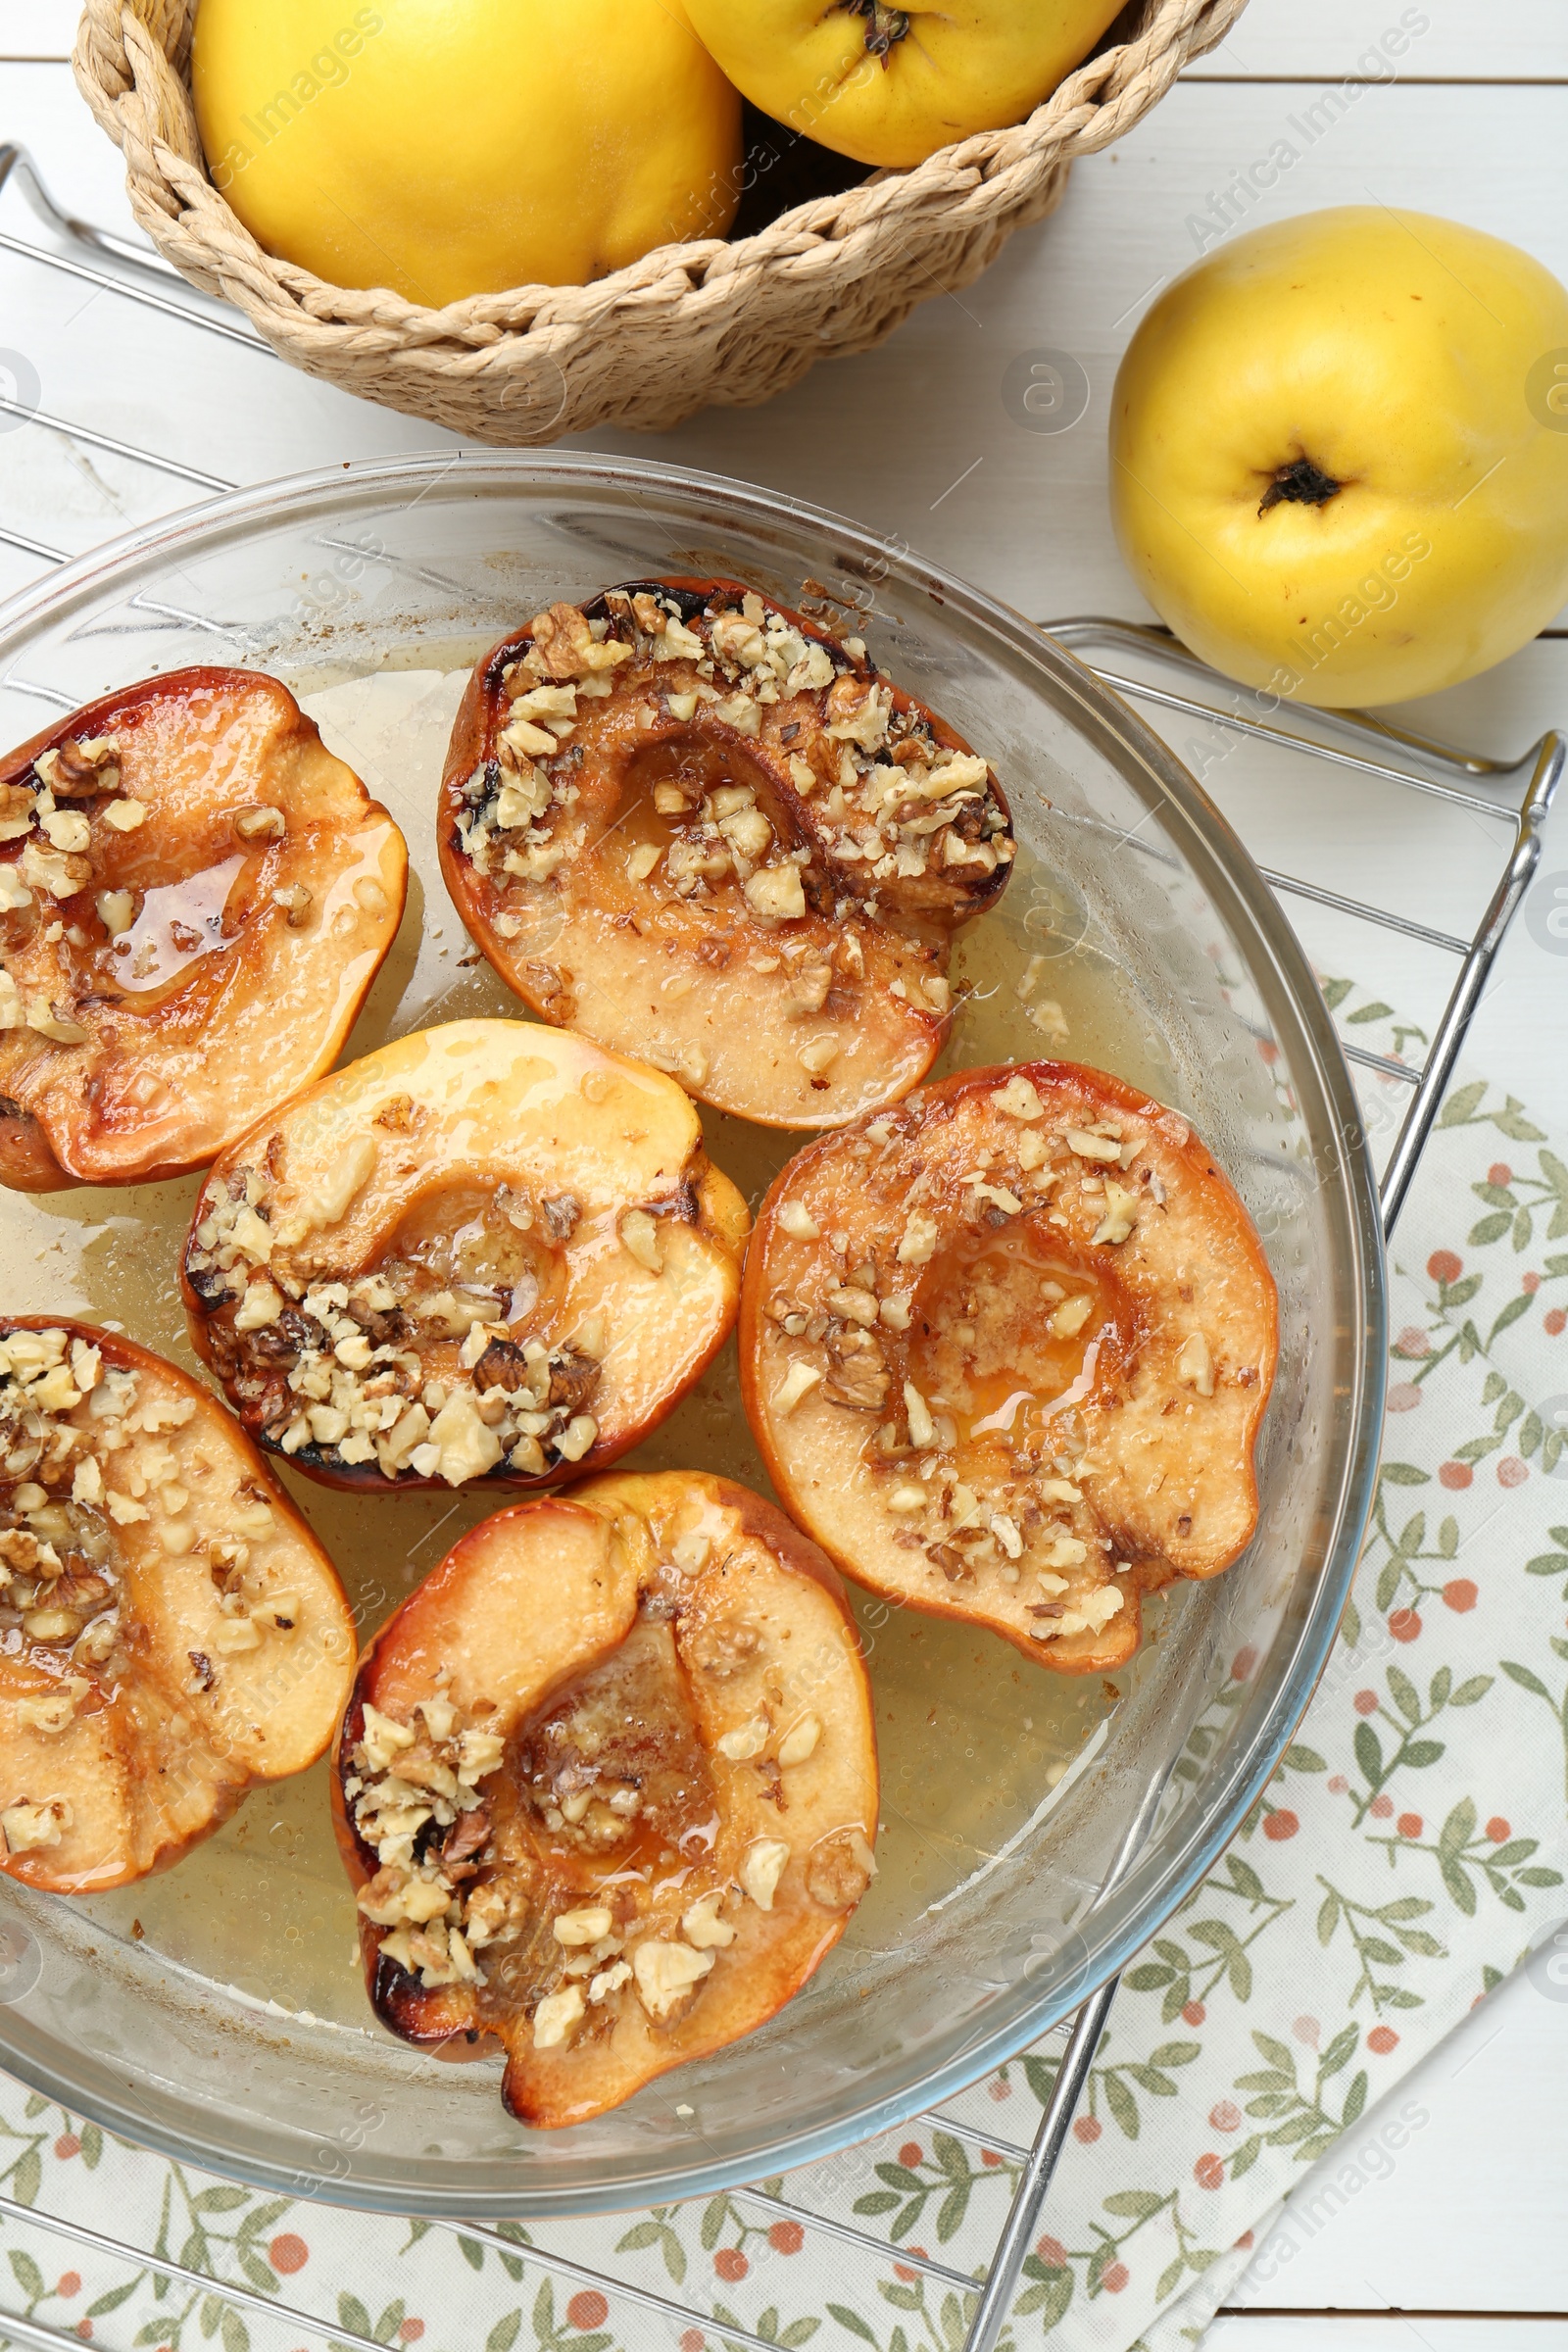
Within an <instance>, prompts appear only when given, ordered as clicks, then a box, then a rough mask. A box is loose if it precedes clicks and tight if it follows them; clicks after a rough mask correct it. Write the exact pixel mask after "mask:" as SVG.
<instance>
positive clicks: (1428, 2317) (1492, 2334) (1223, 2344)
mask: <svg viewBox="0 0 1568 2352" xmlns="http://www.w3.org/2000/svg"><path fill="white" fill-rule="evenodd" d="M1421 2345H1425V2346H1426V2352H1568V2319H1557V2318H1546V2319H1512V2318H1505V2317H1501V2316H1499V2315H1497V2314H1495V2313H1464V2314H1456V2313H1444V2314H1442V2315H1441V2316H1438V2317H1434V2316H1433V2314H1432V2313H1430V2312H1425V2311H1423V2312H1420V2313H1418V2314H1414V2315H1412V2316H1410V2317H1409V2318H1406V2317H1404V2316H1403V2315H1402V2314H1401V2313H1398V2312H1390V2313H1388V2314H1387V2316H1385V2317H1372V2316H1369V2315H1365V2314H1362V2313H1359V2312H1357V2313H1349V2312H1342V2311H1323V2312H1313V2313H1311V2314H1309V2315H1308V2314H1304V2313H1303V2314H1301V2315H1300V2316H1299V2317H1291V2318H1284V2317H1281V2316H1277V2315H1273V2314H1271V2315H1270V2316H1269V2317H1268V2318H1261V2317H1259V2316H1257V2315H1256V2314H1254V2313H1250V2312H1245V2313H1231V2312H1221V2314H1220V2316H1219V2317H1218V2319H1216V2320H1215V2322H1214V2323H1213V2326H1212V2327H1210V2328H1209V2329H1208V2331H1207V2333H1206V2334H1205V2335H1204V2337H1203V2352H1418V2347H1420V2346H1421Z"/></svg>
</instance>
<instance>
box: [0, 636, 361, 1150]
mask: <svg viewBox="0 0 1568 2352" xmlns="http://www.w3.org/2000/svg"><path fill="white" fill-rule="evenodd" d="M407 878H408V853H407V850H406V848H405V845H404V841H403V836H402V834H401V833H400V832H399V831H398V829H397V826H396V825H395V824H394V823H393V822H392V819H391V817H390V816H389V815H388V814H387V811H386V810H385V809H383V808H382V807H381V806H380V804H379V803H378V802H376V801H372V800H371V799H370V798H369V796H368V793H367V792H366V790H365V787H364V785H363V784H362V783H361V782H360V780H359V778H358V777H357V776H356V775H355V774H354V772H353V771H352V769H350V768H348V767H346V766H345V765H344V764H343V762H342V760H337V759H334V758H333V756H332V754H331V753H330V752H328V751H327V750H326V748H325V746H324V745H323V744H322V742H321V739H320V736H319V733H318V731H317V728H316V725H315V722H314V721H313V720H312V719H309V718H307V717H306V716H305V714H304V712H303V711H301V710H300V708H299V705H298V704H297V703H296V702H295V700H294V698H293V696H292V695H291V694H290V693H288V691H287V689H286V688H284V687H282V686H280V685H279V684H278V683H277V681H276V679H274V678H270V677H265V676H263V675H261V674H260V673H259V672H257V671H254V670H237V669H183V670H173V671H172V672H171V673H170V675H169V676H168V677H164V678H149V679H146V680H145V681H144V682H143V683H142V684H140V685H137V686H131V687H127V688H126V689H125V690H124V692H123V693H121V694H117V695H109V696H106V697H104V698H103V700H101V701H99V702H96V703H93V704H91V705H89V706H88V707H87V708H86V709H85V710H81V711H74V712H73V714H72V716H71V717H70V718H69V719H66V720H65V721H63V722H62V723H61V724H59V725H57V726H55V727H54V728H52V729H51V730H50V731H49V732H48V733H47V734H44V735H38V736H35V737H34V738H33V739H32V741H31V742H30V743H25V744H24V745H22V747H21V748H20V750H18V751H15V752H13V753H11V754H10V756H9V757H8V758H7V759H5V760H0V1184H6V1185H10V1186H12V1187H14V1188H15V1189H17V1190H19V1191H22V1192H46V1191H50V1190H53V1189H54V1188H56V1187H58V1186H61V1185H68V1184H116V1185H120V1184H136V1183H141V1182H143V1181H145V1180H146V1179H147V1178H149V1177H163V1176H173V1175H178V1174H180V1173H182V1172H183V1171H184V1170H186V1169H188V1168H195V1167H201V1166H205V1164H206V1163H207V1162H208V1161H209V1160H211V1159H214V1158H216V1157H217V1155H218V1153H219V1152H221V1151H223V1150H224V1149H225V1147H226V1146H227V1145H228V1144H230V1143H231V1142H232V1141H233V1139H234V1138H235V1137H236V1136H237V1135H240V1134H242V1133H243V1132H244V1130H245V1129H246V1128H247V1127H248V1126H249V1125H250V1124H251V1122H252V1121H253V1120H254V1119H255V1117H256V1115H257V1110H258V1106H261V1107H263V1108H265V1107H266V1106H267V1105H268V1104H270V1103H280V1102H282V1101H283V1100H284V1099H285V1098H286V1097H287V1096H289V1095H291V1094H293V1093H294V1092H295V1091H296V1090H297V1089H298V1088H299V1087H302V1086H306V1085H308V1084H309V1083H310V1081H311V1080H312V1079H313V1078H315V1077H317V1076H319V1073H320V1072H321V1071H322V1070H325V1069H328V1068H330V1066H331V1064H332V1062H333V1061H334V1060H335V1058H336V1056H337V1053H338V1049H339V1048H340V1047H341V1045H342V1043H343V1041H344V1039H345V1037H347V1035H348V1032H349V1030H350V1028H351V1026H352V1025H353V1021H354V1017H355V1015H356V1013H357V1012H358V1011H359V1008H360V1006H361V1005H362V1004H363V1002H364V1000H365V996H366V993H367V991H368V988H369V986H370V983H371V981H372V980H373V979H374V977H375V974H376V971H377V968H378V967H379V965H380V962H381V959H382V957H383V956H385V955H386V952H387V950H388V948H389V947H390V946H391V944H392V940H393V936H394V934H395V933H396V931H397V927H398V923H399V921H400V919H401V917H402V913H403V901H404V893H405V890H406V887H407Z"/></svg>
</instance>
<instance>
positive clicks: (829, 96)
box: [687, 0, 1118, 169]
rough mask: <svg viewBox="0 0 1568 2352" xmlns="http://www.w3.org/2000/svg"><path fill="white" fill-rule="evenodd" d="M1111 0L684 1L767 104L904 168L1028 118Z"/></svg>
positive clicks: (850, 151) (732, 70)
mask: <svg viewBox="0 0 1568 2352" xmlns="http://www.w3.org/2000/svg"><path fill="white" fill-rule="evenodd" d="M1117 6H1118V0H936V4H935V5H933V0H910V5H909V6H908V7H907V8H892V7H889V6H887V5H885V0H837V5H835V6H831V7H824V5H823V0H687V9H688V13H689V15H690V17H691V21H692V23H693V25H695V26H696V28H697V30H698V32H699V33H700V34H701V36H702V38H703V39H704V40H705V41H706V42H707V44H708V46H709V48H710V49H711V51H712V53H713V55H714V57H716V58H717V60H718V62H719V64H720V65H721V66H722V67H723V69H724V71H725V73H727V74H728V75H729V77H730V79H731V81H733V82H734V83H735V85H736V87H737V88H738V89H740V90H742V91H744V93H745V94H746V96H747V97H748V98H750V100H751V101H752V103H753V105H754V106H760V108H761V109H762V111H763V113H764V114H769V115H773V116H775V117H776V118H777V120H778V121H779V122H781V123H788V124H789V125H790V127H791V128H792V129H794V130H798V131H800V132H802V133H803V135H804V136H805V137H807V138H809V139H814V140H815V141H816V142H817V144H818V145H819V146H822V147H832V148H835V149H836V150H837V152H838V153H839V154H840V155H851V156H855V157H856V158H858V161H859V162H860V163H862V164H884V165H893V166H897V167H899V168H901V169H907V167H908V166H909V165H911V164H918V163H923V162H924V160H925V158H926V157H927V156H928V155H934V154H935V153H936V151H937V149H938V148H939V147H947V146H949V145H951V144H952V142H953V141H954V140H955V139H963V138H967V137H968V135H969V133H970V132H971V131H975V130H1000V129H1002V128H1003V127H1004V126H1005V124H1006V123H1021V122H1022V121H1023V119H1024V117H1025V116H1026V115H1027V114H1029V113H1030V112H1031V111H1032V110H1033V109H1034V108H1035V107H1037V106H1038V105H1039V104H1040V101H1041V100H1042V99H1043V98H1046V97H1048V96H1049V95H1050V93H1051V92H1052V91H1053V90H1054V88H1055V86H1056V84H1057V82H1058V81H1059V80H1060V79H1061V77H1062V75H1063V74H1064V73H1069V72H1070V71H1071V69H1072V68H1073V67H1074V66H1076V65H1078V64H1080V63H1081V62H1082V60H1083V59H1084V58H1086V57H1087V56H1088V54H1089V52H1090V50H1091V49H1092V48H1093V47H1094V45H1095V43H1096V42H1097V41H1098V40H1099V38H1100V36H1101V34H1102V33H1103V31H1104V29H1105V26H1106V25H1108V24H1109V23H1110V21H1111V19H1112V17H1113V16H1114V15H1115V14H1116V10H1117Z"/></svg>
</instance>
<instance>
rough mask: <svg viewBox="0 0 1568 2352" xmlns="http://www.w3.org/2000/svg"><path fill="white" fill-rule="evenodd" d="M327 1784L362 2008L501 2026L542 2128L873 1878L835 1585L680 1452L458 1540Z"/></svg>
mask: <svg viewBox="0 0 1568 2352" xmlns="http://www.w3.org/2000/svg"><path fill="white" fill-rule="evenodd" d="M333 1786H334V1800H335V1803H336V1805H337V1808H338V1821H339V1837H340V1841H341V1844H342V1849H343V1853H344V1858H345V1861H346V1862H347V1865H348V1868H349V1872H350V1875H351V1877H352V1878H353V1880H354V1882H355V1885H356V1887H357V1888H358V1890H359V1893H358V1900H359V1909H360V1920H361V1929H360V1934H361V1942H362V1946H363V1950H364V1954H365V1964H366V1976H367V1982H368V1988H369V1993H370V1998H371V2001H372V2003H373V2005H374V2007H375V2010H376V2012H377V2014H378V2016H379V2017H380V2019H381V2021H382V2023H383V2024H384V2025H386V2026H389V2027H390V2028H391V2030H392V2031H393V2033H395V2034H401V2035H403V2036H404V2037H405V2038H406V2039H408V2040H411V2041H418V2042H425V2043H434V2044H435V2045H437V2047H438V2048H441V2049H443V2050H444V2051H450V2052H452V2053H453V2054H457V2055H466V2054H467V2053H468V2052H469V2050H470V2049H471V2048H473V2047H475V2046H483V2045H485V2044H490V2045H493V2044H494V2043H495V2042H499V2043H500V2044H501V2045H502V2047H503V2048H504V2049H505V2051H506V2054H507V2070H506V2079H505V2085H504V2096H505V2099H506V2103H507V2105H508V2107H509V2108H510V2109H511V2111H512V2112H513V2114H515V2115H516V2116H518V2117H520V2118H521V2119H522V2121H523V2122H525V2123H528V2124H533V2125H537V2126H544V2127H547V2128H549V2127H555V2126H559V2125H564V2124H572V2123H581V2122H583V2121H585V2120H586V2119H587V2118H589V2117H590V2116H595V2115H600V2114H602V2113H603V2112H604V2111H605V2110H606V2109H607V2108H610V2107H614V2106H617V2105H618V2104H619V2103H620V2102H621V2101H622V2100H623V2099H626V2098H629V2097H630V2096H631V2094H632V2093H633V2091H635V2090H637V2089H639V2088H640V2087H641V2085H642V2084H643V2083H645V2082H651V2081H652V2080H653V2079H654V2077H655V2076H657V2075H662V2074H664V2073H666V2072H667V2071H668V2070H669V2069H670V2068H671V2067H675V2066H681V2065H685V2064H687V2063H689V2062H690V2061H691V2060H693V2059H696V2058H702V2057H705V2056H707V2055H708V2054H709V2053H710V2052H711V2051H713V2050H716V2049H720V2048H722V2047H723V2046H724V2045H725V2044H726V2043H728V2042H731V2041H734V2040H736V2039H738V2038H739V2036H740V2035H742V2034H749V2033H751V2032H753V2031H754V2030H755V2029H756V2028H757V2027H758V2026H760V2025H762V2024H763V2023H764V2022H765V2021H766V2020H767V2019H768V2018H769V2017H771V2016H772V2015H773V2014H774V2012H775V2011H776V2010H778V2009H779V2008H781V2007H782V2005H783V2004H784V2002H786V2001H787V2000H788V1999H789V1998H790V1997H791V1995H792V1994H793V1993H795V1992H796V1991H798V1990H799V1988H800V1986H801V1985H803V1984H804V1983H805V1981H806V1979H807V1978H808V1977H809V1976H810V1974H811V1973H812V1971H813V1970H814V1969H815V1968H816V1967H817V1966H818V1965H819V1963H820V1962H821V1961H822V1959H823V1958H824V1957H825V1956H826V1954H827V1953H828V1951H829V1950H831V1948H832V1946H833V1945H834V1944H835V1943H836V1942H837V1940H838V1938H839V1937H840V1936H841V1935H842V1934H843V1933H844V1929H845V1927H846V1925H847V1924H848V1921H849V1917H850V1914H851V1913H852V1912H853V1910H854V1909H855V1906H856V1904H857V1903H858V1901H859V1899H860V1896H861V1895H862V1894H863V1893H864V1891H865V1888H866V1887H867V1886H868V1884H869V1882H870V1879H871V1877H872V1875H873V1873H874V1870H875V1863H874V1861H873V1858H872V1852H871V1842H872V1839H873V1837H874V1835H875V1823H876V1804H877V1775H876V1750H875V1745H874V1739H873V1731H872V1720H871V1704H870V1694H869V1690H868V1686H867V1682H866V1676H865V1669H864V1665H863V1662H862V1660H861V1656H860V1651H859V1645H858V1636H857V1634H856V1631H855V1627H854V1624H853V1621H852V1620H851V1617H850V1614H849V1611H848V1608H847V1606H846V1604H845V1600H844V1594H843V1590H842V1587H841V1586H840V1584H839V1581H838V1578H837V1577H836V1576H835V1575H834V1573H833V1571H832V1569H831V1568H830V1567H829V1565H828V1563H827V1561H826V1560H825V1559H824V1558H823V1557H822V1554H821V1553H820V1552H819V1551H818V1550H817V1549H816V1547H815V1545H814V1544H809V1543H808V1542H807V1541H806V1540H805V1539H804V1538H803V1537H802V1536H801V1535H800V1534H799V1532H798V1531H797V1530H796V1529H795V1528H794V1527H793V1526H791V1524H790V1522H789V1521H788V1520H787V1519H786V1518H785V1517H784V1515H783V1513H782V1512H781V1511H778V1510H776V1509H775V1508H774V1507H773V1506H772V1505H771V1504H770V1503H766V1502H763V1501H762V1500H761V1499H760V1497H759V1496H758V1495H753V1494H751V1493H749V1492H748V1490H747V1489H746V1488H744V1487H739V1486H735V1485H733V1484H732V1483H731V1482H730V1481H729V1480H727V1479H720V1478H713V1477H710V1476H708V1475H706V1474H704V1473H700V1472H695V1471H692V1472H686V1471H679V1472H664V1473H661V1474H658V1475H655V1476H650V1477H630V1476H625V1477H610V1478H601V1479H594V1480H590V1481H588V1482H587V1483H586V1484H585V1485H583V1486H580V1487H578V1488H576V1489H574V1490H573V1492H572V1493H571V1494H570V1495H566V1496H547V1497H543V1498H541V1499H540V1500H538V1501H533V1502H525V1503H520V1504H518V1505H516V1506H515V1507H514V1508H513V1509H511V1510H507V1511H502V1512H500V1513H498V1514H497V1516H495V1517H494V1518H491V1519H486V1520H484V1521H482V1522H481V1524H480V1525H479V1526H477V1527H475V1528H473V1529H471V1530H470V1532H469V1533H468V1534H467V1535H466V1536H465V1537H464V1538H463V1539H462V1541H461V1542H460V1543H459V1544H457V1545H456V1546H455V1547H454V1549H453V1550H452V1551H451V1552H449V1554H448V1555H447V1557H446V1559H445V1560H443V1562H442V1563H441V1565H440V1567H439V1568H437V1569H436V1570H434V1572H433V1573H432V1574H431V1575H430V1576H429V1577H428V1578H427V1579H426V1580H425V1582H424V1584H423V1585H422V1586H421V1587H420V1588H419V1590H418V1592H417V1593H415V1594H414V1596H413V1597H412V1599H410V1600H408V1601H406V1602H405V1603H404V1605H403V1607H402V1608H401V1609H399V1611H398V1612H397V1614H396V1616H395V1617H393V1618H392V1620H391V1621H390V1623H389V1624H388V1625H387V1626H385V1627H384V1628H383V1630H382V1632H381V1633H380V1634H379V1636H378V1637H377V1638H376V1641H375V1642H373V1643H372V1645H371V1647H370V1650H369V1652H368V1656H367V1658H366V1661H365V1664H364V1665H363V1667H362V1668H361V1671H360V1677H359V1680H358V1682H357V1684H356V1685H355V1690H354V1695H353V1698H352V1699H351V1701H350V1703H349V1708H348V1712H347V1714H346V1716H345V1718H344V1724H343V1731H342V1735H341V1738H340V1740H339V1744H338V1755H337V1771H336V1773H335V1775H334V1783H333Z"/></svg>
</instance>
